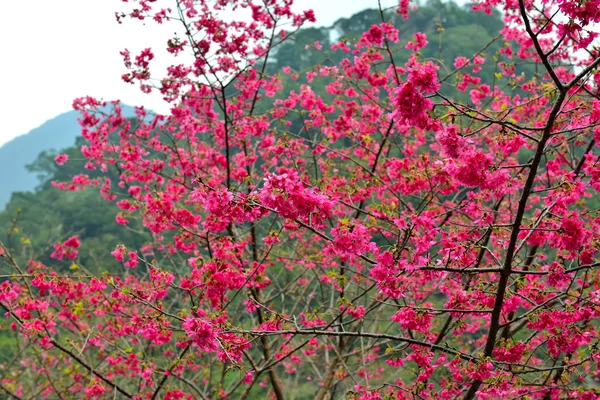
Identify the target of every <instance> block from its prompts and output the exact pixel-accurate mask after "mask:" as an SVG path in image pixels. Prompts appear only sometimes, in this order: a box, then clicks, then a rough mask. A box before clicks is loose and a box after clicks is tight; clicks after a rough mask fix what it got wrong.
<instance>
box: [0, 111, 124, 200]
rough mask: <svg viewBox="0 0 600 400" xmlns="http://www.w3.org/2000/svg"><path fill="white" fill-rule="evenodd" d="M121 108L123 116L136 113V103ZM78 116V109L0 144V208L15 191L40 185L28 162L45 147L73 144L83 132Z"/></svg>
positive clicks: (60, 146) (57, 148)
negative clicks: (134, 105) (28, 169)
mask: <svg viewBox="0 0 600 400" xmlns="http://www.w3.org/2000/svg"><path fill="white" fill-rule="evenodd" d="M122 108H123V115H124V116H127V117H130V116H134V109H133V107H130V106H122ZM79 116H80V114H79V112H78V111H69V112H66V113H64V114H61V115H59V116H57V117H54V118H52V119H51V120H49V121H46V122H45V123H44V124H42V126H40V127H38V128H35V129H33V130H31V131H30V132H29V133H26V134H24V135H21V136H18V137H16V138H14V139H13V140H11V141H10V142H8V143H6V144H4V145H3V146H2V147H0V210H3V209H4V207H5V206H6V203H8V201H9V200H10V196H11V195H12V193H14V192H20V191H31V190H33V189H34V188H35V187H36V186H37V185H38V183H39V181H38V178H37V176H36V174H35V173H32V172H29V171H27V168H25V166H26V165H28V164H31V163H32V162H33V161H35V159H36V158H37V156H38V155H39V154H40V153H41V152H42V151H53V150H54V151H59V150H61V149H64V148H66V147H70V146H73V144H74V143H75V138H76V137H77V136H79V133H80V127H79V123H78V122H77V118H79Z"/></svg>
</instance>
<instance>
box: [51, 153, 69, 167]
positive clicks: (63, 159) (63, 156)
mask: <svg viewBox="0 0 600 400" xmlns="http://www.w3.org/2000/svg"><path fill="white" fill-rule="evenodd" d="M68 160H69V156H68V155H66V154H59V155H57V156H56V157H54V161H56V163H57V164H58V165H63V164H64V163H66V162H67V161H68Z"/></svg>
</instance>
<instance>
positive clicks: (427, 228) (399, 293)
mask: <svg viewBox="0 0 600 400" xmlns="http://www.w3.org/2000/svg"><path fill="white" fill-rule="evenodd" d="M136 3H138V4H137V5H136V6H134V9H133V11H131V13H129V14H122V15H121V14H118V15H117V19H118V20H119V21H123V20H124V19H125V18H126V17H127V16H129V17H132V18H133V19H141V20H144V21H147V22H149V20H152V19H153V20H155V21H156V22H158V23H167V22H168V21H175V22H178V23H182V24H183V25H184V28H185V37H176V38H172V39H170V40H169V41H168V49H169V51H170V52H171V53H172V54H174V55H177V54H179V53H182V52H191V53H192V54H193V58H192V61H191V63H185V62H182V63H181V64H176V65H174V66H173V67H171V68H170V69H169V71H168V76H167V77H165V78H164V79H160V80H155V79H154V78H155V77H153V75H152V73H151V66H152V60H153V58H154V54H153V52H152V50H151V49H145V50H143V51H142V52H141V53H140V54H138V55H135V56H134V55H131V54H130V53H129V52H128V51H126V50H125V51H123V52H122V55H123V57H124V63H125V66H126V68H127V69H128V72H127V73H126V74H124V75H123V77H122V78H123V79H124V80H125V81H126V82H131V83H133V84H138V85H139V86H140V89H141V90H142V91H144V92H150V91H152V90H159V91H161V92H162V93H163V94H164V96H165V100H166V101H169V102H171V103H173V108H172V110H171V113H170V114H169V115H151V114H150V115H149V114H148V113H147V112H146V111H145V110H144V109H143V108H138V109H136V114H137V117H138V118H137V119H138V120H137V121H131V120H128V119H127V118H125V117H124V116H123V115H122V109H121V107H120V106H119V104H118V102H112V103H110V104H108V103H105V102H102V101H99V100H96V99H94V98H92V97H85V98H80V99H76V100H75V101H74V108H75V109H76V110H78V111H79V112H81V114H82V118H81V119H80V123H81V127H82V137H83V138H84V139H85V142H84V143H85V144H83V145H82V146H81V153H82V154H83V156H84V157H85V159H86V160H85V161H77V160H76V159H75V158H76V157H75V155H74V154H69V153H66V154H60V155H57V156H56V157H55V161H56V163H57V164H59V165H64V166H65V167H66V168H71V167H76V169H77V170H78V171H72V172H70V171H69V170H64V171H65V174H66V176H64V179H62V180H61V181H52V183H51V185H52V186H54V187H57V188H60V189H62V190H64V191H65V193H66V195H70V194H73V192H82V191H84V195H86V196H87V191H89V190H94V189H98V191H99V193H100V194H101V196H102V198H103V199H104V200H106V201H107V203H106V204H111V203H115V204H116V207H117V208H118V209H119V210H120V211H119V214H118V215H117V216H116V217H115V219H116V222H117V223H119V224H121V225H124V226H128V227H131V228H132V230H131V232H136V231H139V232H140V235H142V236H141V238H144V236H143V235H144V233H143V232H142V229H141V228H140V227H141V226H143V228H144V229H145V230H146V231H147V232H149V236H148V237H146V238H144V241H145V242H144V243H143V245H141V244H136V242H135V240H139V239H140V237H138V238H136V237H127V236H125V235H123V236H121V235H119V238H122V243H121V244H119V245H118V246H117V247H116V248H115V249H114V250H113V249H106V250H105V254H104V256H105V257H108V256H109V255H108V254H109V252H110V251H111V250H112V252H110V256H111V257H113V258H114V260H116V261H117V262H118V263H119V264H120V265H121V267H122V271H121V272H120V273H116V274H113V273H104V274H100V273H96V272H92V271H90V270H88V269H87V268H86V267H85V265H84V263H82V262H80V261H78V257H80V252H83V248H84V243H83V241H82V236H78V235H73V236H69V237H64V238H61V239H60V240H58V241H57V242H54V243H53V244H52V249H51V254H50V259H42V258H40V257H37V256H35V255H33V256H32V257H30V259H29V260H28V261H25V262H23V261H21V258H20V257H19V256H18V255H15V254H14V248H13V247H12V246H10V244H8V245H7V244H5V243H2V245H1V247H0V248H1V251H2V255H3V260H4V262H5V267H6V269H7V270H8V271H9V273H7V274H6V275H5V278H6V279H7V280H6V281H4V282H3V283H2V285H1V286H0V305H1V306H2V307H4V309H5V310H6V314H7V316H8V317H9V318H10V320H11V324H12V326H11V328H12V329H13V330H14V331H15V332H17V338H18V341H17V346H18V349H19V352H18V361H19V362H18V363H17V362H14V363H11V362H8V363H5V364H4V367H3V372H4V379H3V380H2V381H1V385H0V388H2V390H4V391H5V392H7V393H9V394H10V395H11V396H15V397H18V398H20V397H22V396H25V397H28V398H35V397H38V396H51V395H52V396H56V397H60V398H64V397H72V396H77V395H78V394H79V395H81V394H82V393H83V394H84V395H85V396H86V397H89V398H93V397H95V398H114V397H117V396H119V397H122V398H135V399H155V398H157V397H161V398H165V399H180V398H189V399H191V398H212V399H214V398H229V397H239V398H241V399H247V398H251V397H255V398H264V397H267V396H271V397H273V398H276V399H284V398H288V397H293V396H294V395H296V394H297V395H298V397H300V396H305V398H316V399H319V400H323V399H325V398H342V397H344V398H357V399H383V398H394V399H396V398H444V399H453V398H458V397H462V398H464V399H469V400H470V399H473V398H475V397H477V398H482V399H494V398H519V397H523V398H525V397H528V398H532V397H536V398H537V397H541V398H545V399H553V398H585V399H592V398H596V397H597V395H598V391H599V390H600V389H599V388H598V384H597V379H598V362H599V361H600V349H599V344H600V343H599V337H598V330H597V327H598V318H599V316H600V308H599V307H600V286H599V285H600V280H599V275H598V266H600V262H598V254H597V253H598V246H599V243H600V226H599V225H600V218H598V210H597V209H596V208H595V207H593V206H592V204H591V203H589V202H588V200H589V199H590V198H591V197H593V196H594V195H597V193H596V192H597V191H598V190H600V172H599V168H600V164H598V160H599V156H600V152H599V151H598V146H597V141H598V139H599V136H600V128H599V126H600V123H599V120H600V100H599V98H598V86H599V84H600V72H599V71H598V66H599V65H600V54H599V52H598V49H596V48H595V47H594V45H593V41H594V39H595V37H596V36H597V35H596V34H595V33H594V32H593V31H592V30H591V29H592V26H593V24H594V23H599V22H600V12H599V11H598V10H600V1H598V0H588V1H586V2H585V3H584V4H581V3H580V4H578V5H577V6H575V7H574V6H573V4H572V3H571V2H565V1H556V2H554V1H552V0H546V1H544V2H543V3H544V8H543V9H538V8H537V7H538V4H537V3H534V2H528V1H525V0H519V1H507V2H499V1H496V0H489V1H488V0H483V1H480V2H478V3H477V4H475V5H474V6H473V8H474V10H475V11H477V12H480V13H481V14H477V15H478V16H480V18H482V21H484V18H492V19H490V21H496V20H497V19H493V16H492V17H486V14H493V11H492V7H494V6H499V7H500V8H501V10H500V13H501V15H503V22H504V23H503V26H502V27H500V26H497V27H495V28H494V24H493V23H490V24H489V25H486V24H485V23H482V24H477V25H481V26H488V28H489V29H492V28H494V29H501V31H500V32H499V34H500V35H501V37H502V39H503V42H502V46H500V47H499V48H498V49H497V51H494V52H493V53H487V52H486V49H483V48H482V49H480V50H476V51H475V52H473V51H474V50H473V49H470V48H466V49H464V50H465V51H467V53H465V54H462V55H459V56H458V57H454V59H453V60H440V59H439V58H440V57H449V56H448V54H451V53H445V51H446V50H445V46H446V45H447V44H446V42H445V41H443V40H442V41H441V42H439V43H441V50H439V51H438V56H439V57H438V59H437V60H436V59H434V57H427V56H425V50H424V49H425V47H426V46H427V44H428V42H430V41H431V42H432V41H433V38H432V35H431V34H429V35H428V34H427V33H428V32H430V29H433V28H431V27H432V26H433V25H432V24H433V22H434V20H432V19H431V18H429V19H428V17H427V14H426V13H425V14H422V15H421V14H419V12H418V11H415V12H413V13H412V17H414V18H415V21H417V22H415V24H416V26H418V27H420V28H421V29H423V30H425V31H426V32H415V33H414V35H412V34H411V35H410V36H409V37H406V36H405V35H404V34H403V33H402V32H400V36H399V32H398V29H397V28H396V27H395V26H394V25H393V24H392V23H390V20H391V17H386V15H389V14H386V11H385V10H379V13H378V15H379V17H380V20H378V21H375V20H372V19H371V18H372V17H373V16H374V15H377V13H373V12H372V11H365V13H363V14H361V15H359V17H357V18H358V19H361V20H363V21H364V26H361V25H355V24H345V23H344V22H343V21H341V22H339V23H338V26H339V27H340V29H341V30H342V32H343V33H342V36H341V37H340V38H339V39H338V40H336V41H335V42H334V43H332V44H331V46H330V48H331V51H332V54H336V56H335V57H337V58H334V57H331V60H330V63H321V64H320V65H316V66H314V67H311V68H309V69H308V70H307V71H294V70H292V69H288V68H287V67H285V68H282V71H281V72H275V71H273V70H272V69H270V68H272V65H273V64H270V63H269V61H268V60H269V58H270V57H272V56H275V57H278V54H279V59H284V55H285V54H286V53H285V51H287V50H284V49H286V47H284V44H285V42H286V41H289V40H292V39H293V37H294V34H295V33H296V32H295V30H297V29H298V28H299V27H300V26H301V25H302V24H303V23H304V22H305V21H311V20H313V19H314V15H313V13H312V12H311V11H305V12H302V13H299V14H296V13H294V12H292V11H291V8H290V7H289V3H291V1H284V2H275V1H265V2H264V3H263V4H262V5H257V4H254V3H251V2H246V1H237V0H221V1H218V2H214V3H210V4H209V3H207V2H205V1H203V0H201V1H178V2H175V4H174V5H173V9H160V8H153V6H154V4H153V2H147V1H144V0H139V1H138V2H136ZM237 7H242V8H250V9H251V14H252V20H253V22H252V23H247V22H241V21H229V22H228V20H227V19H226V18H225V17H224V15H226V14H227V12H226V11H231V10H232V9H233V10H234V9H236V8H237ZM449 7H450V8H452V7H455V6H449ZM395 12H396V13H398V14H399V15H400V16H402V18H404V19H406V18H408V21H410V20H411V18H412V17H411V16H410V14H411V9H410V7H409V3H408V2H407V1H406V0H401V1H400V4H399V7H398V9H397V10H395ZM457 15H460V13H457ZM423 24H425V25H427V24H429V28H427V27H423V26H425V25H423ZM435 26H436V28H435V29H436V31H437V33H439V34H440V35H441V37H443V34H446V33H448V32H449V38H450V39H449V40H450V43H449V44H448V46H450V47H452V46H453V45H452V43H453V41H455V38H457V37H459V36H461V35H463V36H464V35H467V34H468V33H469V32H471V31H470V30H466V28H464V26H463V27H461V26H459V25H458V23H457V25H456V26H454V27H453V29H454V30H453V31H451V30H450V27H449V28H448V29H447V30H446V31H444V29H445V28H443V27H439V26H438V25H435ZM282 29H286V31H284V32H282ZM428 29H429V30H428ZM473 29H475V28H473ZM308 34H309V35H311V36H313V37H314V36H316V37H318V36H319V32H318V31H309V33H308ZM453 35H454V36H453ZM495 35H496V33H495V32H490V35H489V38H493V37H495ZM313 46H315V48H317V49H318V47H321V46H322V45H321V44H319V43H313ZM277 48H279V51H280V52H281V53H277V51H276V49H277ZM400 48H403V49H404V50H403V51H402V52H401V51H400V50H399V49H400ZM271 50H272V51H271ZM577 50H583V53H581V52H580V53H577V54H576V51H577ZM453 51H454V50H453ZM579 54H582V55H579ZM514 59H519V60H527V61H528V62H529V63H533V64H535V65H534V68H533V70H532V71H533V72H532V73H531V74H527V73H525V74H520V73H519V74H518V73H517V70H516V65H515V63H514V61H513V60H514ZM174 60H175V62H179V60H181V59H174ZM300 60H301V61H302V62H304V60H303V59H302V58H301V59H300ZM277 62H279V60H277ZM306 62H314V59H312V58H311V59H309V60H308V61H306ZM571 65H572V66H573V68H571V67H570V66H571ZM300 76H302V77H303V79H305V80H306V84H304V85H300V86H295V85H293V84H292V85H290V86H291V89H290V87H286V84H287V83H288V82H289V81H288V79H287V78H286V77H289V78H290V80H291V81H294V82H295V80H294V79H297V78H299V77H300ZM483 76H485V80H484V79H483ZM157 82H158V83H157ZM486 82H492V84H490V83H486ZM320 92H322V93H323V94H322V95H321V94H319V93H320ZM325 93H326V94H327V95H325ZM106 106H112V107H113V109H112V111H111V112H110V113H109V114H108V115H105V114H103V113H102V112H100V110H101V108H102V107H106ZM43 160H44V158H42V160H41V161H42V163H41V164H40V165H46V164H47V163H46V164H44V163H43ZM46 161H47V157H46ZM74 161H75V164H72V163H73V162H74ZM78 162H79V163H80V164H79V165H77V163H78ZM81 164H83V165H81ZM70 165H71V167H70ZM42 169H47V165H46V167H42ZM80 169H81V170H80ZM86 170H87V173H84V171H86ZM55 173H57V174H58V173H59V172H58V171H56V172H55ZM60 173H62V172H60ZM71 175H74V176H72V177H69V178H68V179H67V176H71ZM83 198H85V199H86V200H85V201H89V202H90V206H91V207H96V205H93V204H91V202H92V197H83ZM79 199H81V197H80V198H79ZM60 200H61V201H62V200H63V199H60ZM64 200H71V198H68V197H65V198H64ZM30 201H33V199H31V200H30ZM73 201H75V200H73ZM78 201H81V200H78ZM34 218H42V215H39V214H38V215H37V216H35V217H34ZM77 218H85V215H79V216H77ZM94 218H101V216H94ZM87 223H89V222H86V224H87ZM73 224H74V225H73V226H71V227H70V229H74V230H76V229H77V225H76V224H77V221H74V222H73ZM136 224H138V225H136ZM100 225H101V226H104V224H100ZM86 226H87V225H86ZM99 229H100V228H99ZM13 232H14V229H13ZM101 235H102V233H101V231H100V230H98V231H95V232H93V233H92V236H90V238H93V239H95V238H98V237H101ZM26 241H27V240H25V242H26ZM24 244H27V243H24ZM102 245H104V243H102ZM65 263H66V265H68V264H71V263H74V264H73V265H72V267H73V266H74V268H69V269H68V270H65V269H61V268H62V267H61V266H62V265H64V264H65Z"/></svg>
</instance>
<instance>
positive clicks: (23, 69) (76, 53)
mask: <svg viewBox="0 0 600 400" xmlns="http://www.w3.org/2000/svg"><path fill="white" fill-rule="evenodd" d="M161 1H163V2H166V3H173V1H168V0H161ZM397 2H398V0H382V4H383V5H384V6H392V5H394V4H397ZM295 3H298V4H297V5H296V8H297V9H309V8H312V9H313V10H315V13H316V16H317V25H324V26H329V25H331V24H332V23H333V22H334V21H335V20H337V19H338V18H340V17H349V16H351V15H353V14H354V13H356V12H358V11H361V10H363V9H365V8H368V7H376V6H377V0H296V2H295ZM132 4H134V3H131V2H130V3H129V4H127V3H125V4H123V3H122V2H121V0H28V1H16V0H3V1H2V2H1V5H0V37H1V38H2V40H0V54H2V61H1V62H0V78H1V79H2V89H1V90H0V115H1V116H2V121H1V125H0V145H2V144H4V143H5V142H7V141H9V140H10V139H12V138H14V137H16V136H18V135H21V134H24V133H27V132H29V131H30V130H31V129H33V128H36V127H38V126H40V125H41V124H42V123H44V122H45V121H47V120H49V119H51V118H53V117H55V116H57V115H58V114H61V113H63V112H66V111H69V110H71V104H72V102H73V99H74V98H76V97H80V96H85V95H90V96H93V97H97V98H103V99H104V100H114V99H120V100H121V101H122V102H123V103H126V104H130V105H144V106H146V107H147V108H150V109H153V110H157V111H159V112H165V111H166V110H168V108H166V109H165V106H164V102H162V100H160V97H159V96H154V98H152V97H149V96H148V95H144V94H143V93H141V92H140V91H139V89H138V88H137V86H132V85H128V84H126V83H124V82H123V81H121V79H120V76H121V74H123V73H124V72H126V71H125V68H124V67H123V63H122V57H121V56H120V55H119V51H121V50H122V49H124V48H128V49H129V50H130V51H131V52H132V54H136V53H137V52H138V51H140V50H142V49H144V48H145V47H153V48H156V49H158V48H159V47H160V48H162V47H165V46H164V45H163V44H164V43H166V40H167V39H168V38H169V36H171V37H172V35H173V32H174V27H173V26H169V25H168V24H167V25H163V26H158V25H157V24H155V23H154V22H148V23H146V25H143V24H142V23H140V22H139V21H131V20H126V21H125V22H124V23H123V24H121V25H119V24H118V23H117V22H116V20H115V17H114V11H116V10H119V9H122V7H123V6H128V5H132ZM159 56H160V54H157V60H156V61H157V62H159V61H160V60H159V59H158V57H159ZM168 63H171V60H170V59H169V60H168Z"/></svg>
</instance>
